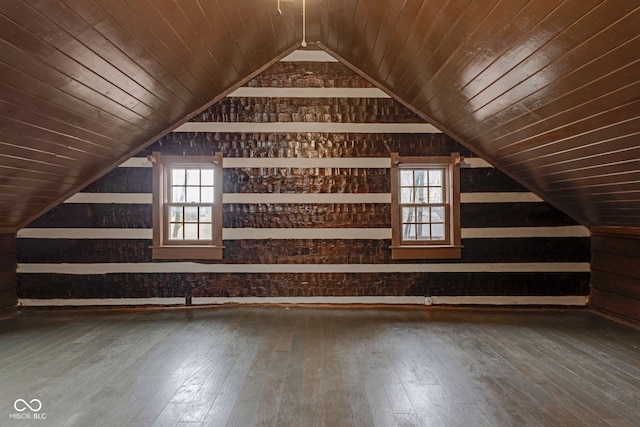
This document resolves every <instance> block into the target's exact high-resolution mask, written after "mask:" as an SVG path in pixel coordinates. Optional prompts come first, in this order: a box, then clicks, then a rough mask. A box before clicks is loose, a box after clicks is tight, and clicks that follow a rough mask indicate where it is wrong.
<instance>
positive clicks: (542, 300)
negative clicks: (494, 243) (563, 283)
mask: <svg viewBox="0 0 640 427" xmlns="http://www.w3.org/2000/svg"><path fill="white" fill-rule="evenodd" d="M430 298H431V304H432V305H562V306H585V305H587V304H588V302H589V297H588V296H586V295H567V296H518V295H516V296H432V297H430Z"/></svg>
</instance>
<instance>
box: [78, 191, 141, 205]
mask: <svg viewBox="0 0 640 427" xmlns="http://www.w3.org/2000/svg"><path fill="white" fill-rule="evenodd" d="M65 203H121V204H130V205H145V204H146V205H148V204H151V193H77V194H74V195H73V196H71V197H70V198H68V199H67V200H65Z"/></svg>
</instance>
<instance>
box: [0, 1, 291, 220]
mask: <svg viewBox="0 0 640 427" xmlns="http://www.w3.org/2000/svg"><path fill="white" fill-rule="evenodd" d="M293 6H294V5H288V7H289V8H290V10H292V8H293ZM276 10H277V9H276V3H275V1H272V0H235V1H215V0H213V1H209V0H206V1H204V0H180V1H174V0H153V1H151V0H135V1H133V0H131V1H126V0H64V1H55V0H24V1H21V0H15V1H2V2H0V228H12V227H16V226H21V225H24V223H25V221H28V220H29V218H33V217H34V216H36V215H38V214H39V213H41V212H42V211H44V210H45V209H47V208H49V207H51V206H52V205H53V204H55V203H57V202H58V201H60V200H64V198H65V197H66V196H68V195H71V194H72V193H73V192H74V191H76V190H78V189H79V186H82V184H84V183H86V182H87V181H89V180H91V179H92V177H96V176H97V175H98V174H100V173H101V172H103V171H104V170H108V169H109V168H110V167H112V166H114V165H115V164H117V163H118V162H119V161H121V160H124V159H125V158H127V157H128V156H129V155H130V154H132V153H135V152H136V151H138V150H139V149H140V148H141V147H142V146H144V145H145V144H147V143H149V142H151V141H152V140H154V139H155V138H156V137H158V136H160V135H162V134H164V133H165V132H166V131H168V130H170V129H171V128H173V127H174V126H175V125H177V124H179V122H180V121H183V120H185V119H186V118H187V117H188V115H190V114H192V113H193V112H194V111H197V110H199V109H201V108H203V107H204V106H205V105H207V104H210V103H211V102H213V101H215V100H217V99H218V98H220V97H221V96H223V95H224V94H225V93H226V92H228V91H229V90H231V89H233V88H234V87H236V86H238V85H239V84H240V83H242V81H243V80H244V79H246V78H247V77H248V76H251V75H252V74H254V73H256V72H257V71H259V70H260V69H262V68H264V67H265V66H266V65H268V64H269V63H271V62H272V61H273V60H275V59H278V58H279V57H281V56H283V55H285V54H286V53H288V52H289V51H290V50H292V49H293V48H294V47H295V45H296V44H297V43H299V35H297V34H296V32H295V23H296V21H298V20H299V19H298V18H297V15H298V14H297V13H295V14H294V13H286V14H282V15H280V16H277V15H276Z"/></svg>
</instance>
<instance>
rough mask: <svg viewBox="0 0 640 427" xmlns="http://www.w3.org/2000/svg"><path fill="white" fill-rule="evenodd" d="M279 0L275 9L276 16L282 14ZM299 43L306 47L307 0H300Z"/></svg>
mask: <svg viewBox="0 0 640 427" xmlns="http://www.w3.org/2000/svg"><path fill="white" fill-rule="evenodd" d="M281 1H282V0H278V9H277V10H276V16H281V15H282V8H281V7H280V3H281ZM288 1H293V0H288ZM300 45H301V46H302V47H307V0H302V42H300Z"/></svg>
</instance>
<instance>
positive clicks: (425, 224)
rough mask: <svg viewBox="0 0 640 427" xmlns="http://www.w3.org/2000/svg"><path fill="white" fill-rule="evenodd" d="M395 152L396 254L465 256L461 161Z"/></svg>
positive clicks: (454, 156) (393, 236) (453, 156)
mask: <svg viewBox="0 0 640 427" xmlns="http://www.w3.org/2000/svg"><path fill="white" fill-rule="evenodd" d="M461 160H462V158H461V157H460V155H459V153H453V154H451V156H450V157H401V156H399V155H398V153H392V155H391V203H392V210H391V212H392V214H391V222H392V224H391V230H392V232H391V240H392V244H391V250H392V257H393V259H420V258H460V253H461V248H462V246H461V245H460V161H461Z"/></svg>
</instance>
